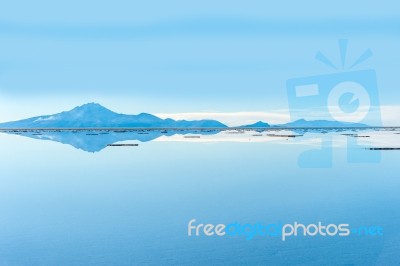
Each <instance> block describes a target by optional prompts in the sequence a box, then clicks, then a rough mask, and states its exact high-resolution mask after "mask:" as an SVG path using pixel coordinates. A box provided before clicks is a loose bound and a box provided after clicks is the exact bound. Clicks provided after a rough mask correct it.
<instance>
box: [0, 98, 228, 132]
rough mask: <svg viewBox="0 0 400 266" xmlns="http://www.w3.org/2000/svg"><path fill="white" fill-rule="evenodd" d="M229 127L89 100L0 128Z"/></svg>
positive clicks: (212, 121)
mask: <svg viewBox="0 0 400 266" xmlns="http://www.w3.org/2000/svg"><path fill="white" fill-rule="evenodd" d="M201 127H204V128H210V127H212V128H226V127H227V126H226V125H224V124H223V123H221V122H219V121H216V120H195V121H186V120H177V121H176V120H173V119H170V118H167V119H161V118H159V117H157V116H155V115H151V114H147V113H141V114H138V115H125V114H118V113H115V112H113V111H111V110H109V109H107V108H105V107H103V106H101V105H100V104H97V103H88V104H84V105H82V106H79V107H75V108H74V109H72V110H70V111H66V112H62V113H58V114H53V115H44V116H38V117H32V118H28V119H24V120H19V121H14V122H6V123H1V124H0V128H201Z"/></svg>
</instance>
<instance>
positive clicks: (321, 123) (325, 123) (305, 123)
mask: <svg viewBox="0 0 400 266" xmlns="http://www.w3.org/2000/svg"><path fill="white" fill-rule="evenodd" d="M276 127H286V128H296V127H297V128H313V127H314V128H316V127H321V128H322V127H333V128H342V127H368V125H366V124H360V123H346V122H339V121H329V120H311V121H309V120H305V119H299V120H296V121H293V122H289V123H286V124H283V125H278V126H276Z"/></svg>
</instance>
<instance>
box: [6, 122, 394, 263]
mask: <svg viewBox="0 0 400 266" xmlns="http://www.w3.org/2000/svg"><path fill="white" fill-rule="evenodd" d="M399 132H400V131H398V130H394V131H388V130H381V131H378V132H376V131H370V130H367V131H362V132H354V131H349V130H348V131H343V132H336V131H333V132H322V131H315V132H313V131H311V132H301V131H298V132H285V131H271V132H244V133H242V132H207V133H204V134H203V135H202V134H200V133H199V132H188V133H187V135H185V136H186V137H184V135H180V134H173V133H172V132H168V133H161V132H157V133H154V132H150V133H149V134H138V132H133V133H132V132H122V133H121V132H119V133H116V132H107V133H108V134H100V133H101V132H75V133H72V132H67V133H65V132H23V133H21V135H15V134H8V133H2V134H0V147H1V152H0V156H1V157H0V158H1V175H0V184H1V186H0V202H1V204H0V265H32V266H33V265H146V264H158V265H159V264H164V265H166V264H169V265H171V264H182V265H185V264H197V265H211V264H221V265H224V264H226V265H234V264H258V265H260V264H274V265H288V264H296V265H326V264H332V265H337V264H346V265H394V264H400V258H399V257H398V254H399V253H400V231H399V230H398V226H400V208H399V206H400V193H399V191H400V175H399V174H398V169H399V162H400V151H396V150H393V151H371V150H369V149H367V148H368V147H379V148H382V147H400V134H398V133H399ZM175 133H176V132H175ZM396 133H397V134H396ZM96 134H98V135H96ZM154 134H155V135H157V136H155V138H153V137H154ZM291 134H294V135H296V136H298V137H293V136H290V135H291ZM352 134H356V135H357V136H352ZM23 135H25V136H28V137H25V136H23ZM139 135H140V136H139ZM276 135H281V136H276ZM286 135H289V136H286ZM187 136H197V137H189V138H188V137H187ZM360 136H361V137H360ZM40 139H42V140H40ZM319 139H320V140H319ZM52 140H53V141H52ZM355 140H356V141H357V143H358V144H357V145H360V146H356V145H354V143H355ZM116 141H122V142H119V143H138V144H139V146H138V147H107V144H111V143H114V142H116ZM321 142H322V143H325V144H326V145H325V144H324V145H325V146H324V147H325V148H327V149H328V150H329V149H330V148H332V153H329V154H331V155H332V156H331V158H330V157H329V156H328V157H326V156H325V155H326V154H325V153H324V155H317V156H311V157H309V160H311V162H307V158H306V159H304V157H302V155H301V154H304V152H305V151H308V150H310V149H316V148H318V147H319V145H320V143H321ZM61 143H63V144H61ZM301 158H303V159H301ZM326 158H330V159H326ZM304 160H305V161H304ZM357 160H359V161H361V162H358V163H354V161H357ZM324 165H325V166H326V167H327V168H315V167H316V166H320V167H321V166H324ZM329 165H331V166H329ZM309 167H314V168H309ZM191 219H196V220H197V223H214V224H218V223H225V224H229V223H233V222H239V223H243V224H244V223H250V224H254V223H257V222H261V223H264V224H268V223H277V222H280V223H293V222H294V221H298V222H301V223H305V224H308V223H318V221H322V222H324V223H327V224H329V223H349V224H350V225H351V226H352V227H353V226H355V227H358V226H380V227H382V228H383V232H384V234H383V236H358V235H354V234H351V235H350V236H348V237H338V236H336V237H325V238H324V237H309V236H308V237H304V236H299V237H292V238H288V239H287V240H286V241H282V240H281V238H280V237H270V236H265V237H262V236H257V237H255V238H254V239H252V240H246V239H245V237H243V236H238V237H232V236H226V237H217V236H214V237H205V236H203V237H188V235H187V228H188V222H189V220H191Z"/></svg>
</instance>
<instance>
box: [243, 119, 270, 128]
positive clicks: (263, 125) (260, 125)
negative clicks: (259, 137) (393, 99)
mask: <svg viewBox="0 0 400 266" xmlns="http://www.w3.org/2000/svg"><path fill="white" fill-rule="evenodd" d="M240 127H241V128H268V127H271V126H270V125H269V124H268V123H265V122H262V121H258V122H257V123H254V124H251V125H244V126H240Z"/></svg>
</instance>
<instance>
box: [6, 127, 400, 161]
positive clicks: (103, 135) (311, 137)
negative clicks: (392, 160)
mask: <svg viewBox="0 0 400 266" xmlns="http://www.w3.org/2000/svg"><path fill="white" fill-rule="evenodd" d="M0 132H2V133H6V134H14V135H20V136H23V137H29V138H33V139H37V140H48V141H55V142H59V143H62V144H68V145H71V146H73V147H74V148H76V149H80V150H83V151H86V152H99V151H101V150H103V149H105V148H106V147H109V146H114V147H121V146H138V145H136V144H137V143H125V144H124V145H119V144H120V143H121V142H122V143H123V142H129V141H133V142H148V141H190V142H269V141H273V142H280V143H282V144H307V145H308V150H306V151H304V153H303V154H302V155H300V156H299V165H300V167H305V168H310V167H311V168H312V167H321V166H323V167H330V166H331V157H332V156H331V153H332V148H333V147H338V146H341V147H347V150H348V162H354V163H357V162H363V159H362V158H361V157H362V156H360V154H364V153H363V152H362V151H360V150H366V149H369V150H383V149H387V150H389V149H392V150H393V148H398V147H399V146H400V145H398V144H399V140H400V139H399V138H400V135H399V134H400V129H398V128H360V129H351V128H297V129H282V128H268V129H247V128H246V129H238V128H236V129H223V130H219V129H197V130H196V129H180V130H171V129H154V130H153V129H129V130H122V129H113V130H109V129H107V130H106V129H101V130H94V129H93V130H72V129H70V130H28V129H26V130H21V129H19V130H12V129H7V130H1V131H0ZM116 144H117V145H116ZM310 145H311V146H314V147H315V149H314V150H312V149H311V150H310V149H309V148H310ZM323 158H326V159H323ZM317 159H318V160H317ZM321 160H322V161H323V162H320V163H317V165H315V163H316V162H319V161H321ZM366 160H367V162H379V160H380V156H379V155H378V154H377V153H375V155H374V156H372V157H370V158H367V159H366Z"/></svg>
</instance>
